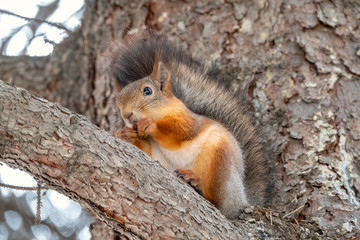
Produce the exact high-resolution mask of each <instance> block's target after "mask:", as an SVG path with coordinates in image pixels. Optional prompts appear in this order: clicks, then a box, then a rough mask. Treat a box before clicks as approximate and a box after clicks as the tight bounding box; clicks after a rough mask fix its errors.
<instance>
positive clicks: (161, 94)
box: [116, 61, 174, 128]
mask: <svg viewBox="0 0 360 240" xmlns="http://www.w3.org/2000/svg"><path fill="white" fill-rule="evenodd" d="M173 96H174V95H173V93H172V90H171V85H170V73H169V71H168V70H167V69H166V67H165V66H164V64H163V63H162V62H160V61H158V62H156V63H155V65H154V68H153V72H152V73H151V75H150V76H147V77H145V78H142V79H140V80H137V81H135V82H132V83H130V84H128V85H126V86H125V87H124V88H123V89H122V90H121V91H120V92H119V93H118V94H117V98H116V104H117V106H118V108H119V109H120V113H121V117H122V119H123V120H124V122H125V125H126V126H128V127H130V128H132V127H133V126H134V125H136V123H137V121H138V120H139V119H141V118H144V117H152V118H153V119H154V120H156V119H158V118H161V117H162V116H163V115H164V114H165V111H166V110H167V109H166V104H167V103H168V101H169V99H171V98H172V97H173Z"/></svg>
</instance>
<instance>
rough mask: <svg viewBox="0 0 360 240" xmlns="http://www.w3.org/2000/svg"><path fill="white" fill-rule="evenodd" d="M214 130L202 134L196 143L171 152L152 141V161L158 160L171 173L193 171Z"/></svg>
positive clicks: (187, 144) (211, 128)
mask: <svg viewBox="0 0 360 240" xmlns="http://www.w3.org/2000/svg"><path fill="white" fill-rule="evenodd" d="M212 130H214V128H213V127H209V128H208V129H207V130H206V132H204V133H202V134H200V135H199V136H198V137H197V138H196V139H194V141H191V142H189V143H186V144H184V145H183V146H182V147H181V148H180V149H178V150H169V149H166V148H164V147H162V146H161V145H160V144H159V143H157V142H156V141H154V140H151V146H152V159H154V160H158V161H159V162H160V163H161V165H163V166H164V167H165V168H166V169H168V170H169V171H175V170H176V169H191V167H192V165H193V163H194V161H195V160H196V158H197V156H198V155H199V153H200V151H201V150H202V148H203V147H204V144H206V143H207V138H208V135H209V134H210V133H211V131H212Z"/></svg>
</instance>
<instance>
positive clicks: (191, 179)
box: [175, 169, 202, 195]
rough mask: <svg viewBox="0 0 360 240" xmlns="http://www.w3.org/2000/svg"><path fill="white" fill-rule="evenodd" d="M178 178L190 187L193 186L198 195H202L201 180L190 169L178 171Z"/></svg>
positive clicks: (176, 171)
mask: <svg viewBox="0 0 360 240" xmlns="http://www.w3.org/2000/svg"><path fill="white" fill-rule="evenodd" d="M175 173H176V176H178V177H179V178H181V179H183V180H184V181H185V182H187V183H188V184H189V185H190V186H192V187H193V188H194V189H195V190H196V191H197V192H198V193H200V194H201V195H202V191H201V179H200V178H199V177H198V176H197V175H196V174H195V173H194V172H193V171H192V170H189V169H176V170H175Z"/></svg>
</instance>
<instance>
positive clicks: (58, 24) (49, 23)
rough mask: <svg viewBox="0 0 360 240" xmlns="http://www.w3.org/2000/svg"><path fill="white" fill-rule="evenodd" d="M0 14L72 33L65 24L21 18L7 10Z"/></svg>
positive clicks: (0, 10)
mask: <svg viewBox="0 0 360 240" xmlns="http://www.w3.org/2000/svg"><path fill="white" fill-rule="evenodd" d="M0 13H3V14H7V15H10V16H14V17H18V18H21V19H24V20H26V21H34V22H38V23H39V25H40V24H41V23H46V24H48V25H50V26H53V27H57V28H59V29H62V30H64V31H66V32H67V33H68V34H70V33H72V31H71V30H69V29H67V28H66V27H65V26H64V25H63V24H61V23H54V22H49V21H47V20H45V19H39V18H29V17H25V16H21V15H19V14H16V13H13V12H10V11H7V10H5V9H0Z"/></svg>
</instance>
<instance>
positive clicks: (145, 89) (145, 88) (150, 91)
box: [143, 87, 152, 96]
mask: <svg viewBox="0 0 360 240" xmlns="http://www.w3.org/2000/svg"><path fill="white" fill-rule="evenodd" d="M143 92H144V96H148V95H151V94H152V89H151V88H149V87H144V90H143Z"/></svg>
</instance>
